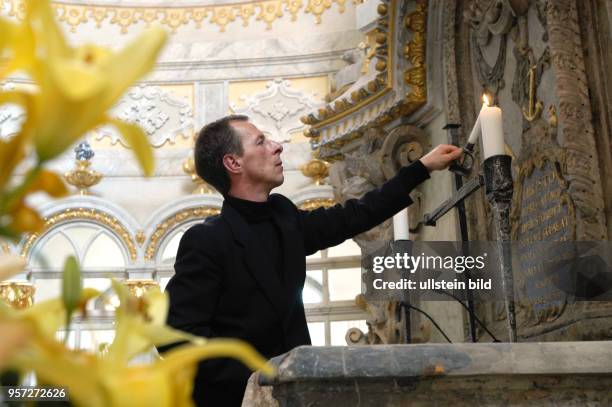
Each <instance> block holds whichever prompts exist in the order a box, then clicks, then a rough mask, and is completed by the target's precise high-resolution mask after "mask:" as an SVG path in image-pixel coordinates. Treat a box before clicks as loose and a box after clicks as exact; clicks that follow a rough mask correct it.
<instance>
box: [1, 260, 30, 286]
mask: <svg viewBox="0 0 612 407" xmlns="http://www.w3.org/2000/svg"><path fill="white" fill-rule="evenodd" d="M25 267H26V261H25V259H24V258H23V257H21V256H19V255H16V254H0V281H3V280H6V279H7V278H11V277H12V276H14V275H15V274H18V273H20V272H22V271H23V270H24V269H25Z"/></svg>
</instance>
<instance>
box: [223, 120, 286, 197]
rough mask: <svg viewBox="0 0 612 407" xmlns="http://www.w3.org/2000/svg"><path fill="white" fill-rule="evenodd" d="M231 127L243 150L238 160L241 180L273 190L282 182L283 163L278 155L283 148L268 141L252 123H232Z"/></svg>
mask: <svg viewBox="0 0 612 407" xmlns="http://www.w3.org/2000/svg"><path fill="white" fill-rule="evenodd" d="M230 124H231V126H232V127H233V128H234V129H236V130H237V131H238V133H239V134H240V138H241V140H242V148H243V150H244V152H243V154H242V156H241V157H240V158H239V160H240V161H241V164H242V170H243V179H244V180H245V181H247V182H249V183H251V184H254V185H262V184H263V185H265V186H267V187H269V188H270V190H271V189H272V188H275V187H277V186H279V185H281V184H282V183H283V181H284V175H283V163H282V161H281V158H280V155H281V152H282V151H283V146H282V145H281V144H280V143H277V142H275V141H273V140H270V139H268V138H267V137H266V136H264V134H263V133H262V132H261V131H260V130H259V129H258V128H257V127H256V126H255V125H253V124H252V123H249V122H247V121H233V122H231V123H230Z"/></svg>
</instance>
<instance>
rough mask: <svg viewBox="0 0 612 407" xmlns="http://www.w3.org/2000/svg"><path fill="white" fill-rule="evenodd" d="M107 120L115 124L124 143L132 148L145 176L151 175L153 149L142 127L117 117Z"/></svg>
mask: <svg viewBox="0 0 612 407" xmlns="http://www.w3.org/2000/svg"><path fill="white" fill-rule="evenodd" d="M108 122H109V123H110V124H112V125H113V126H115V128H116V129H117V130H118V131H119V133H121V135H122V136H123V138H124V140H125V142H126V144H127V145H128V146H129V147H130V148H132V150H134V155H135V156H136V159H137V160H138V162H139V163H140V166H141V167H142V170H143V171H144V174H145V176H147V177H148V176H151V175H153V171H154V170H155V162H154V157H153V149H152V148H151V144H150V143H149V140H148V139H147V137H146V136H145V134H144V132H143V131H142V129H141V128H140V127H138V126H137V125H135V124H131V123H125V122H122V121H120V120H118V119H113V118H108Z"/></svg>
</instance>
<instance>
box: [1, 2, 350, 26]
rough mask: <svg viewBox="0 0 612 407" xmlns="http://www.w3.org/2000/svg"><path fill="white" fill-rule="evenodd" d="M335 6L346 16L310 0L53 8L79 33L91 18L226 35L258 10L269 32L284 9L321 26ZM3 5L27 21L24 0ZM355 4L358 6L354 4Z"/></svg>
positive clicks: (63, 5) (59, 5)
mask: <svg viewBox="0 0 612 407" xmlns="http://www.w3.org/2000/svg"><path fill="white" fill-rule="evenodd" d="M333 3H337V4H338V12H339V13H344V11H345V9H346V0H308V4H307V6H306V7H304V0H258V1H255V2H251V3H229V4H217V5H211V6H206V7H153V8H152V7H146V6H132V7H130V6H126V7H124V6H102V5H94V4H89V5H83V4H67V3H54V4H52V7H53V8H54V9H55V11H56V12H57V13H58V14H59V15H60V21H62V22H64V23H66V24H67V25H68V26H69V27H70V31H71V32H75V31H76V28H77V27H78V26H79V25H80V24H84V23H87V21H88V19H89V18H91V19H92V20H93V21H95V23H96V27H97V28H101V27H102V23H103V22H104V21H107V19H108V18H109V16H111V17H110V20H109V21H108V22H109V23H110V24H112V25H118V26H119V27H120V31H121V34H126V33H127V31H128V28H129V27H131V26H133V25H136V24H138V23H139V22H140V21H142V22H144V23H145V25H146V26H149V25H150V24H152V23H154V22H157V23H160V24H162V25H166V26H167V27H168V28H170V30H172V32H176V30H177V29H178V28H179V27H180V26H182V25H185V24H188V23H190V22H193V23H195V26H196V28H202V25H203V22H204V20H206V18H207V17H209V18H210V19H209V21H208V22H209V23H211V24H215V25H217V26H218V27H219V30H220V31H221V32H223V31H225V28H226V26H227V24H229V23H231V22H233V21H235V19H236V17H240V18H241V19H242V25H243V26H244V27H247V26H248V25H249V21H250V19H251V18H252V17H253V16H254V15H255V8H256V7H257V8H258V10H259V14H258V15H257V17H256V18H257V20H261V21H263V22H264V23H265V24H266V27H267V29H270V28H271V27H272V23H274V21H276V20H277V19H278V18H280V17H282V16H283V9H284V10H286V11H287V12H288V13H289V14H290V15H291V21H296V20H297V15H298V12H299V11H300V10H303V11H304V12H306V13H309V12H311V13H313V14H314V15H315V18H316V22H317V24H319V23H320V22H321V16H322V14H323V13H324V12H325V11H326V10H327V9H329V8H330V7H331V5H332V4H333ZM0 4H2V5H4V4H8V5H9V12H8V15H9V17H16V18H18V19H20V20H23V18H24V16H25V8H24V5H23V0H0ZM353 4H359V3H358V2H357V3H356V2H355V0H353Z"/></svg>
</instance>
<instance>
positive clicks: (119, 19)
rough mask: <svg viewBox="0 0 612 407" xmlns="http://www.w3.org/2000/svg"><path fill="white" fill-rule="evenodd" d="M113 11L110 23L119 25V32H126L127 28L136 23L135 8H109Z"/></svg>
mask: <svg viewBox="0 0 612 407" xmlns="http://www.w3.org/2000/svg"><path fill="white" fill-rule="evenodd" d="M110 11H112V12H113V17H112V18H111V21H110V22H111V24H117V25H118V26H119V27H121V34H125V33H127V29H128V27H129V26H131V25H132V24H135V23H136V10H135V9H133V8H110Z"/></svg>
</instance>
